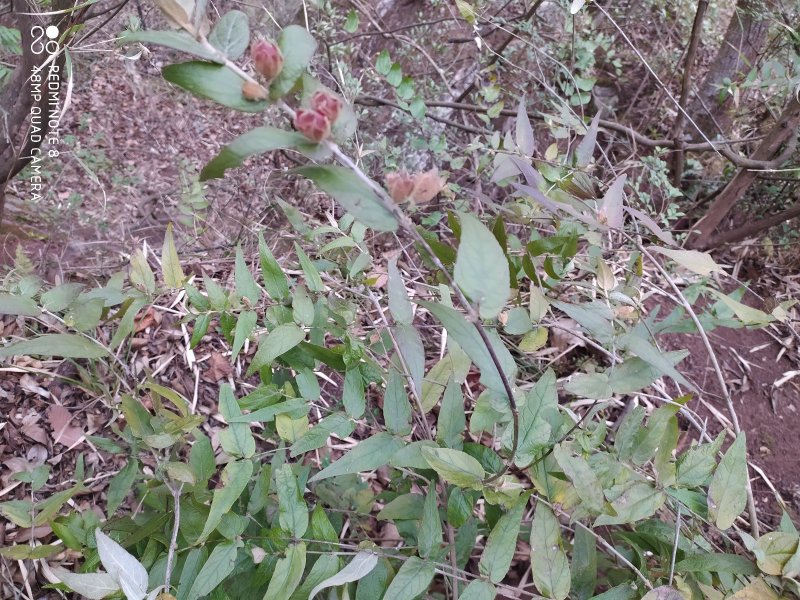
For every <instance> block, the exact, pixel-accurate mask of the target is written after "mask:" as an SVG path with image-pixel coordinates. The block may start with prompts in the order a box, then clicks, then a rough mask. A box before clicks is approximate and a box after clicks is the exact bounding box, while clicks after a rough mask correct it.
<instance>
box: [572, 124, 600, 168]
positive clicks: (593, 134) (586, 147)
mask: <svg viewBox="0 0 800 600" xmlns="http://www.w3.org/2000/svg"><path fill="white" fill-rule="evenodd" d="M601 112H602V111H598V112H597V114H596V115H595V117H594V119H592V122H591V124H590V125H589V128H588V129H587V130H586V135H584V136H583V139H582V140H581V143H580V144H578V148H577V150H575V165H576V166H578V167H588V166H589V163H591V162H592V155H593V154H594V147H595V145H596V144H597V130H598V127H599V125H600V113H601Z"/></svg>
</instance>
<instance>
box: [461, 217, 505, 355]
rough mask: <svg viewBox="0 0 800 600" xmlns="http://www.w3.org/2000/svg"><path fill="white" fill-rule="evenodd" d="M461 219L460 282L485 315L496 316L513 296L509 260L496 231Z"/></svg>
mask: <svg viewBox="0 0 800 600" xmlns="http://www.w3.org/2000/svg"><path fill="white" fill-rule="evenodd" d="M459 221H460V223H461V241H460V243H459V245H458V254H457V256H456V266H455V271H454V276H455V280H456V283H458V285H459V286H461V289H462V290H463V291H464V293H465V294H467V296H469V297H470V298H471V299H472V301H473V302H475V303H477V305H478V310H479V312H480V315H481V318H483V319H494V318H495V317H496V316H497V315H498V314H500V311H501V310H503V308H504V307H505V305H506V302H507V301H508V297H509V296H510V295H511V288H510V287H509V275H508V260H507V259H506V256H505V253H504V252H503V249H502V248H501V247H500V244H498V243H497V239H495V237H494V235H492V232H491V231H489V230H488V229H487V228H486V226H485V225H484V224H483V223H481V222H480V221H479V220H478V219H476V218H475V217H473V216H472V215H470V214H467V213H459ZM465 350H466V349H465Z"/></svg>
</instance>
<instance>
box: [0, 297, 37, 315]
mask: <svg viewBox="0 0 800 600" xmlns="http://www.w3.org/2000/svg"><path fill="white" fill-rule="evenodd" d="M40 314H42V309H40V308H39V307H38V306H37V305H36V302H34V301H33V300H31V299H30V298H23V297H22V296H17V295H15V294H0V315H19V316H22V317H38V316H39V315H40Z"/></svg>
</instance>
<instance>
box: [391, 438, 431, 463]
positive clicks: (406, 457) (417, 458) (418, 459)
mask: <svg viewBox="0 0 800 600" xmlns="http://www.w3.org/2000/svg"><path fill="white" fill-rule="evenodd" d="M435 447H436V442H433V441H431V440H418V441H416V442H411V443H410V444H406V445H405V446H403V447H402V448H400V450H398V451H397V452H395V453H394V455H393V456H392V458H390V459H389V465H390V466H392V467H395V468H397V469H402V468H407V469H427V468H428V461H427V460H425V457H424V456H423V455H422V450H423V448H435Z"/></svg>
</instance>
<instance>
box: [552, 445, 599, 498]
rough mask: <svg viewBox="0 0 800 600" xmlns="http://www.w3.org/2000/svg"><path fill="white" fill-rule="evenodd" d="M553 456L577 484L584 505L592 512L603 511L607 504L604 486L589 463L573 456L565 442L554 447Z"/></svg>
mask: <svg viewBox="0 0 800 600" xmlns="http://www.w3.org/2000/svg"><path fill="white" fill-rule="evenodd" d="M553 456H554V457H555V459H556V462H558V465H559V466H560V467H561V470H562V471H564V474H565V475H566V476H567V477H569V480H570V481H571V482H572V485H574V486H575V490H576V491H577V492H578V496H579V497H580V499H581V502H582V503H583V506H585V507H586V508H587V509H588V510H590V511H592V512H596V513H599V512H603V505H604V504H605V498H604V497H603V487H602V486H601V485H600V482H599V481H598V479H597V476H596V475H595V474H594V471H592V468H591V467H590V466H589V463H588V462H586V460H585V459H584V458H582V457H580V456H573V455H572V454H571V453H570V452H569V451H568V450H567V449H566V448H564V445H563V444H557V445H556V446H555V448H553Z"/></svg>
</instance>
